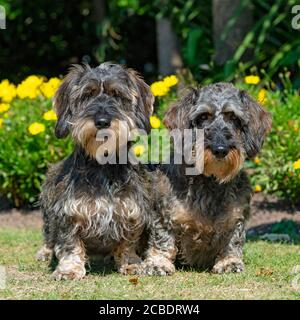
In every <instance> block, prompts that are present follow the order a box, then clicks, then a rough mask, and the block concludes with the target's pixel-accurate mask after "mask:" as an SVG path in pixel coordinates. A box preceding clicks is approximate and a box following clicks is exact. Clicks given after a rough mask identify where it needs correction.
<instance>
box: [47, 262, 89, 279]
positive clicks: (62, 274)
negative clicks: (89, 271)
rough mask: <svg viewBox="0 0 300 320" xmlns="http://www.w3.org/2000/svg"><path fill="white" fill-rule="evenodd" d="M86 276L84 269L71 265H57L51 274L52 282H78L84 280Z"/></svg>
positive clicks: (80, 266) (78, 265)
mask: <svg viewBox="0 0 300 320" xmlns="http://www.w3.org/2000/svg"><path fill="white" fill-rule="evenodd" d="M85 274H86V270H85V267H84V266H82V265H80V264H77V265H73V266H72V267H71V266H70V265H58V266H57V268H56V269H55V271H54V272H53V273H52V278H53V279H54V280H57V281H59V280H80V279H82V278H84V276H85Z"/></svg>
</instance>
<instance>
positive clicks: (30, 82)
mask: <svg viewBox="0 0 300 320" xmlns="http://www.w3.org/2000/svg"><path fill="white" fill-rule="evenodd" d="M45 80H46V79H43V78H41V77H35V76H33V77H29V78H28V79H27V81H25V82H23V84H20V85H19V86H18V87H15V89H13V87H12V88H11V92H12V91H13V90H15V94H17V97H16V98H15V99H13V100H12V101H11V102H10V104H8V103H3V102H2V103H0V145H1V148H0V195H3V196H5V197H7V198H8V199H9V200H10V202H11V203H12V204H13V205H14V206H16V207H19V206H32V205H33V204H34V202H35V201H36V199H37V194H38V192H39V190H40V185H41V182H42V181H43V179H44V175H45V171H46V169H47V167H48V165H49V164H50V163H53V162H57V161H58V160H60V159H61V158H63V157H64V156H65V155H66V154H68V153H69V152H70V150H71V143H70V141H68V140H64V141H62V140H58V139H57V138H56V137H55V136H54V124H55V121H54V120H55V119H56V116H55V114H53V111H51V108H52V102H51V99H50V97H49V95H51V96H52V95H53V92H54V90H55V88H52V89H51V88H49V87H48V88H47V84H48V83H51V82H53V80H50V81H49V82H46V81H45ZM54 82H58V81H57V80H54ZM1 84H2V87H3V81H2V83H0V87H1ZM57 84H58V83H57ZM41 90H43V91H44V94H45V95H48V98H46V97H45V96H44V94H42V91H41ZM5 92H6V93H7V91H3V90H1V91H0V97H1V98H2V101H3V94H4V93H5ZM51 92H52V93H51ZM25 93H27V94H30V95H31V97H32V98H29V97H24V98H20V95H21V96H24V94H25ZM22 94H23V95H22ZM11 95H14V93H11ZM25 95H26V94H25Z"/></svg>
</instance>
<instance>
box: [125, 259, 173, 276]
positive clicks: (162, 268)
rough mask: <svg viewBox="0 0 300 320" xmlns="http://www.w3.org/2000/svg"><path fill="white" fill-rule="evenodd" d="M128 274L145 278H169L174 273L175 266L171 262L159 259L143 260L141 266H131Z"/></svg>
mask: <svg viewBox="0 0 300 320" xmlns="http://www.w3.org/2000/svg"><path fill="white" fill-rule="evenodd" d="M130 271H131V273H130V274H137V275H146V276H169V275H172V274H173V273H174V272H175V266H174V264H173V263H172V261H170V260H168V259H166V258H161V259H155V260H153V259H149V260H145V261H144V262H142V263H141V264H138V265H132V266H131V270H130Z"/></svg>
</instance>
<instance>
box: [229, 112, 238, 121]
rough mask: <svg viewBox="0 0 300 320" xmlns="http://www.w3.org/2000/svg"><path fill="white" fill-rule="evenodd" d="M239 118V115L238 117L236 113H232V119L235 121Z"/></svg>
mask: <svg viewBox="0 0 300 320" xmlns="http://www.w3.org/2000/svg"><path fill="white" fill-rule="evenodd" d="M237 119H238V117H237V116H236V115H235V114H234V113H231V114H230V120H233V121H235V120H237Z"/></svg>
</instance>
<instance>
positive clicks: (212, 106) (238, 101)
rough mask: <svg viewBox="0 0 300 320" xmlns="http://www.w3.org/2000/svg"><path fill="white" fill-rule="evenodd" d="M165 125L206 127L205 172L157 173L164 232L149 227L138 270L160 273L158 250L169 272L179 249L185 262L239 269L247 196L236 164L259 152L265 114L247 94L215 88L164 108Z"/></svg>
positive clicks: (266, 126)
mask: <svg viewBox="0 0 300 320" xmlns="http://www.w3.org/2000/svg"><path fill="white" fill-rule="evenodd" d="M164 122H165V124H166V126H167V127H168V128H169V129H170V130H172V129H180V130H183V129H194V128H197V129H204V170H203V174H200V175H195V176H187V175H186V174H185V167H186V166H185V164H182V165H175V164H171V165H164V166H162V170H161V171H160V172H158V173H157V176H156V179H157V182H156V188H155V190H156V206H157V208H156V210H157V212H159V214H160V223H161V226H162V227H161V230H168V232H165V233H161V234H159V233H158V231H157V228H156V227H155V225H154V226H153V227H152V229H151V232H152V233H153V235H152V236H151V237H150V239H152V243H151V244H150V248H149V249H148V256H147V258H146V260H145V261H144V262H143V263H142V265H140V266H136V270H135V272H136V273H143V274H164V273H163V272H161V263H160V258H159V257H158V256H157V252H159V256H160V257H161V259H163V261H165V260H166V259H167V260H169V261H168V262H167V263H166V264H167V265H168V268H169V266H170V263H172V262H173V261H174V258H175V255H174V252H176V250H177V248H178V257H179V258H180V259H181V261H182V262H183V263H185V264H187V265H190V266H195V267H198V268H201V269H207V268H208V269H211V268H212V271H213V272H215V273H223V272H241V271H242V270H243V269H244V264H243V260H242V247H243V244H244V241H245V229H244V225H245V221H246V219H247V218H248V216H249V207H250V197H251V187H250V184H249V182H248V179H247V176H246V173H245V172H244V171H243V170H242V169H241V167H242V164H243V162H244V160H245V159H246V158H252V157H253V156H255V155H256V154H257V153H258V152H259V150H260V148H261V147H262V144H263V141H264V138H265V136H266V134H267V132H268V131H269V130H270V127H271V118H270V115H269V114H268V113H267V112H265V111H264V110H263V108H262V107H261V106H260V105H259V104H258V103H257V102H255V101H254V100H252V99H251V98H250V97H249V96H248V94H247V93H246V92H243V91H240V90H238V89H236V88H235V87H234V86H233V85H231V84H228V83H217V84H213V85H209V86H207V87H203V88H200V89H192V90H190V91H189V92H188V93H187V94H185V95H184V96H183V97H182V98H181V99H179V101H177V102H176V103H175V104H174V105H172V106H171V107H170V108H169V110H168V111H167V113H166V116H165V120H164ZM175 147H176V146H175ZM175 152H176V148H175ZM153 238H154V239H156V241H154V240H153ZM159 239H160V240H159ZM153 252H155V254H153ZM153 256H155V261H154V259H153Z"/></svg>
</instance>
